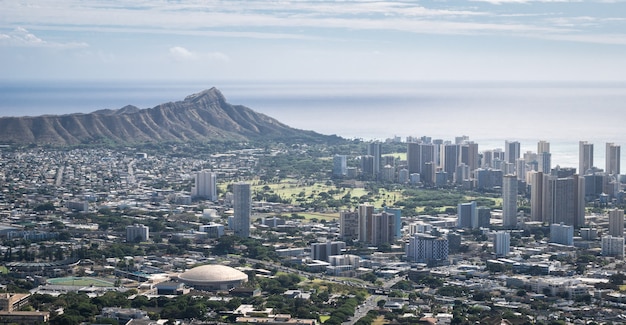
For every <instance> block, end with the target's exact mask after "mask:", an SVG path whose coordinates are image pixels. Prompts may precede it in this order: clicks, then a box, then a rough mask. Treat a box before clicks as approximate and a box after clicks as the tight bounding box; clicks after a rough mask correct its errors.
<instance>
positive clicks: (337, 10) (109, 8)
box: [0, 0, 623, 60]
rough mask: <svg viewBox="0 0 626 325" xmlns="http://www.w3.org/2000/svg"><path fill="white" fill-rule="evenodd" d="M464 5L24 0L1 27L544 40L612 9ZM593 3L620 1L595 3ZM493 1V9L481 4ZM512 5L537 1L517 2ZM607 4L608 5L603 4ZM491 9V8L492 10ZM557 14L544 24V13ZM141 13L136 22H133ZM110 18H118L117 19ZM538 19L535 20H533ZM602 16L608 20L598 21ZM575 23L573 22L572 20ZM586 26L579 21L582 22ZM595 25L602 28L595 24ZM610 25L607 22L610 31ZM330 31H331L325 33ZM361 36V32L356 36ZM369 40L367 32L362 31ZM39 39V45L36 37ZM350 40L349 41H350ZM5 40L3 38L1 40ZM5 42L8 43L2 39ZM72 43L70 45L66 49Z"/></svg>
mask: <svg viewBox="0 0 626 325" xmlns="http://www.w3.org/2000/svg"><path fill="white" fill-rule="evenodd" d="M473 1H474V5H468V3H467V2H462V3H456V2H439V1H431V2H420V3H416V2H411V1H369V0H353V1H333V0H323V1H307V0H302V1H265V0H263V1H259V0H229V1H204V0H186V1H176V2H174V1H158V0H154V1H148V0H137V1H133V2H132V4H129V3H128V2H126V1H121V0H111V1H107V2H88V1H87V2H85V1H79V0H58V1H55V2H54V4H52V3H48V2H36V5H33V4H32V3H28V4H27V3H26V2H25V1H24V0H14V1H10V2H5V3H3V8H2V9H3V12H4V14H5V15H4V17H5V18H6V21H5V22H4V23H5V24H22V25H25V26H27V27H29V28H36V29H37V30H44V29H47V30H50V31H64V32H79V31H89V32H105V33H129V34H133V33H143V34H163V35H165V34H176V35H197V36H208V37H224V38H232V37H238V38H253V39H301V40H308V39H312V40H320V39H324V40H328V39H332V40H341V39H343V38H345V37H346V36H345V35H344V34H342V33H340V31H347V32H352V31H359V30H360V31H370V30H376V31H392V32H396V31H400V32H406V33H414V34H432V35H437V34H448V35H470V34H471V35H488V34H494V35H502V34H503V33H511V34H510V36H521V37H528V36H532V35H535V36H536V38H542V37H543V34H544V33H546V32H550V33H556V34H560V33H570V34H572V35H575V34H579V33H585V34H591V33H593V32H595V30H594V29H595V28H597V27H603V26H606V25H604V24H606V23H607V21H608V20H606V19H608V18H610V17H602V16H603V15H611V13H613V12H618V11H617V9H619V8H615V9H616V10H615V11H611V10H605V11H603V12H604V13H600V11H599V12H598V13H594V14H597V15H598V16H596V17H592V18H596V19H598V20H596V22H597V23H596V24H594V23H593V22H594V21H588V22H584V21H578V22H576V21H573V22H572V23H570V20H571V18H572V17H570V16H574V17H576V16H580V12H579V10H578V9H577V8H574V7H575V6H576V5H568V3H576V2H580V1H579V0H473ZM594 1H595V2H596V3H600V2H607V3H606V4H604V6H611V4H610V3H611V2H620V1H622V0H594ZM479 2H482V3H485V2H487V3H491V4H497V5H499V6H498V7H489V9H488V10H487V9H485V6H484V5H480V4H478V3H479ZM552 2H559V3H562V6H561V5H560V6H559V12H556V13H552V12H546V11H543V10H537V9H541V8H540V6H541V4H542V3H552ZM517 4H537V6H536V7H533V8H531V9H532V10H527V9H529V8H530V7H531V6H523V7H522V6H517ZM607 8H609V7H607ZM490 10H491V11H490ZM544 15H549V16H550V17H552V18H555V20H554V21H552V22H549V21H545V20H543V19H541V16H544ZM138 16H140V17H141V19H137V17H138ZM110 17H115V18H116V19H115V21H114V23H113V22H112V20H111V19H110ZM536 17H539V19H537V18H536ZM599 18H604V19H605V20H600V19H599ZM576 23H578V24H576ZM583 23H584V24H583ZM598 24H599V25H598ZM615 27H617V28H618V29H619V28H622V29H623V26H611V29H612V30H615ZM328 31H331V32H328ZM32 36H34V38H32V39H28V40H27V39H21V42H22V43H28V42H30V43H28V44H39V45H38V46H42V44H50V43H49V42H46V41H45V40H41V39H39V38H38V37H37V36H35V35H32ZM359 36H360V35H359ZM363 37H368V36H365V35H364V36H363ZM38 39H39V40H40V41H41V42H39V43H37V40H38ZM350 39H352V38H350ZM1 41H3V38H2V36H0V42H1ZM5 41H6V40H5ZM72 44H75V43H67V44H65V45H66V46H70V45H72ZM170 55H171V56H172V57H173V58H175V59H176V60H193V59H200V58H204V59H207V58H211V57H213V59H224V57H222V58H220V55H223V54H220V53H217V52H216V53H213V54H209V53H205V54H204V56H203V57H202V55H201V56H200V57H199V56H198V55H200V53H193V52H191V51H188V50H186V49H185V48H182V47H181V48H178V47H173V48H171V49H170Z"/></svg>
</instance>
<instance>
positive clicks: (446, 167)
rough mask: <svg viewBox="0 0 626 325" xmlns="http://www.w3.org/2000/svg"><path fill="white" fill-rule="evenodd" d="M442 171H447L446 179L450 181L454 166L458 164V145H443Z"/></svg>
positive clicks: (452, 176)
mask: <svg viewBox="0 0 626 325" xmlns="http://www.w3.org/2000/svg"><path fill="white" fill-rule="evenodd" d="M442 165H443V171H444V172H446V173H447V175H448V178H449V179H448V180H449V181H452V180H453V178H454V173H455V172H456V167H457V166H458V165H459V146H458V145H456V144H446V145H444V146H443V162H442Z"/></svg>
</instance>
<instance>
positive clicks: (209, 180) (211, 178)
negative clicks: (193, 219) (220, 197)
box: [191, 170, 217, 201]
mask: <svg viewBox="0 0 626 325" xmlns="http://www.w3.org/2000/svg"><path fill="white" fill-rule="evenodd" d="M191 197H192V198H200V199H206V200H210V201H217V173H214V172H210V171H207V170H203V171H200V172H197V173H196V176H195V182H194V186H193V187H192V188H191Z"/></svg>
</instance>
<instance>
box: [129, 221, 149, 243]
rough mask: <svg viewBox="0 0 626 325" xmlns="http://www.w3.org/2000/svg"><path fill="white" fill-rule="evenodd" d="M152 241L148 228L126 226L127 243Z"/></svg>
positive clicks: (136, 225) (135, 225) (137, 225)
mask: <svg viewBox="0 0 626 325" xmlns="http://www.w3.org/2000/svg"><path fill="white" fill-rule="evenodd" d="M148 239H150V228H148V226H144V225H139V224H134V225H130V226H126V241H127V242H129V243H136V242H142V241H146V240H148Z"/></svg>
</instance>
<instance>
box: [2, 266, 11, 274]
mask: <svg viewBox="0 0 626 325" xmlns="http://www.w3.org/2000/svg"><path fill="white" fill-rule="evenodd" d="M8 273H9V270H8V269H7V267H6V266H0V274H8Z"/></svg>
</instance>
